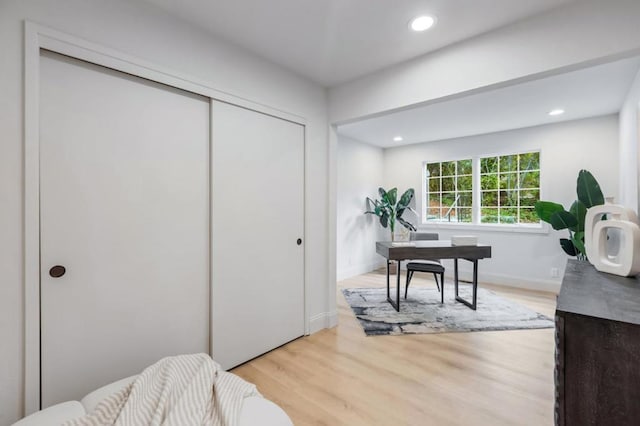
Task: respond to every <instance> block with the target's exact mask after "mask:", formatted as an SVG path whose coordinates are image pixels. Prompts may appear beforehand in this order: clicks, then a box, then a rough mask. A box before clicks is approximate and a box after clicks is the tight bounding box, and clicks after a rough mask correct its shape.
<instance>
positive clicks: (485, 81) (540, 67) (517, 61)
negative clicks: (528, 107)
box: [329, 0, 640, 123]
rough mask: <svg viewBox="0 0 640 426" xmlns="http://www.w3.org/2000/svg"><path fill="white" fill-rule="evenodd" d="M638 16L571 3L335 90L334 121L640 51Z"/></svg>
mask: <svg viewBox="0 0 640 426" xmlns="http://www.w3.org/2000/svg"><path fill="white" fill-rule="evenodd" d="M638 16H640V1H637V0H608V1H606V2H603V1H602V0H582V1H576V2H572V3H569V4H567V5H566V6H564V7H561V8H557V9H554V10H551V11H549V12H548V13H544V14H541V15H537V16H534V17H532V18H530V19H526V20H524V21H519V22H516V23H515V24H513V25H509V26H506V27H503V28H500V29H498V30H495V31H491V32H488V33H485V34H483V35H480V36H478V37H474V38H472V39H469V40H466V41H463V42H460V43H457V44H454V45H451V46H448V47H446V48H444V49H440V50H438V51H436V52H433V53H431V54H428V55H425V56H422V57H419V58H416V59H413V60H410V61H407V62H405V63H402V64H399V65H396V66H392V67H389V68H387V69H384V70H381V71H379V72H375V73H373V74H370V75H369V76H366V77H363V78H359V79H356V80H354V81H351V82H348V83H345V84H342V85H339V86H337V87H333V88H331V90H330V91H329V111H330V114H329V115H330V119H331V122H332V123H341V122H345V121H348V120H354V119H359V118H363V117H365V116H370V115H374V114H380V113H383V112H387V111H390V110H394V109H401V108H406V107H408V106H410V105H415V104H420V103H426V102H429V101H433V100H435V99H443V98H446V97H450V96H459V95H460V94H462V93H465V92H467V93H468V92H473V91H477V90H484V89H487V88H488V87H491V86H495V87H499V86H500V85H503V84H505V83H506V82H510V81H511V82H514V81H518V80H528V79H531V78H532V77H533V76H535V75H542V74H544V73H548V72H557V71H558V70H559V69H566V68H567V67H568V68H571V67H574V66H575V65H576V64H581V63H585V62H592V61H596V62H602V61H603V58H611V57H612V56H616V55H628V54H630V53H631V52H637V51H638V49H640V25H638ZM439 25H440V24H439ZM441 25H444V23H442V24H441ZM434 31H437V29H434Z"/></svg>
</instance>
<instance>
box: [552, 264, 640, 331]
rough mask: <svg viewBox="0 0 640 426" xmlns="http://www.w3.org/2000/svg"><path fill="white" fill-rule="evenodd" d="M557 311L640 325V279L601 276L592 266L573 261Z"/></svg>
mask: <svg viewBox="0 0 640 426" xmlns="http://www.w3.org/2000/svg"><path fill="white" fill-rule="evenodd" d="M556 310H557V311H559V312H568V313H573V314H579V315H586V316H590V317H595V318H603V319H608V320H612V321H620V322H626V323H631V324H640V279H638V278H625V277H620V276H617V275H611V274H606V273H604V272H598V271H597V270H596V269H595V268H594V267H593V265H591V264H590V263H589V262H582V261H578V260H574V259H571V260H569V262H568V263H567V269H566V271H565V273H564V279H563V280H562V287H561V288H560V294H559V295H558V304H557V307H556Z"/></svg>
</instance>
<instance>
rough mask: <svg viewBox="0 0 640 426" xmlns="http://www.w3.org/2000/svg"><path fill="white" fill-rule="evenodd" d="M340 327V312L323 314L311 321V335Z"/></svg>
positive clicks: (315, 316)
mask: <svg viewBox="0 0 640 426" xmlns="http://www.w3.org/2000/svg"><path fill="white" fill-rule="evenodd" d="M336 325H338V312H337V311H334V312H322V313H320V314H317V315H314V316H312V317H311V318H310V319H309V334H313V333H316V332H318V331H320V330H324V329H325V328H332V327H335V326H336Z"/></svg>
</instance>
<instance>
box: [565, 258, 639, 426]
mask: <svg viewBox="0 0 640 426" xmlns="http://www.w3.org/2000/svg"><path fill="white" fill-rule="evenodd" d="M555 384H556V404H555V422H556V425H561V426H586V425H598V426H606V425H612V426H624V425H640V280H638V279H637V278H624V277H619V276H616V275H610V274H605V273H602V272H598V271H596V270H595V268H594V267H593V266H591V264H589V263H588V262H579V261H577V260H570V261H569V263H568V264H567V270H566V272H565V275H564V279H563V281H562V288H561V289H560V294H559V295H558V304H557V308H556V373H555Z"/></svg>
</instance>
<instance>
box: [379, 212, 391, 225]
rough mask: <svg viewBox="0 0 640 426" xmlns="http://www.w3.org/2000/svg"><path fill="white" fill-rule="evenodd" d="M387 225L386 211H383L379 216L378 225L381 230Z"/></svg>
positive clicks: (387, 215)
mask: <svg viewBox="0 0 640 426" xmlns="http://www.w3.org/2000/svg"><path fill="white" fill-rule="evenodd" d="M388 224H389V214H388V213H387V212H386V211H384V212H382V214H381V215H380V225H382V227H383V228H386V227H387V225H388Z"/></svg>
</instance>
